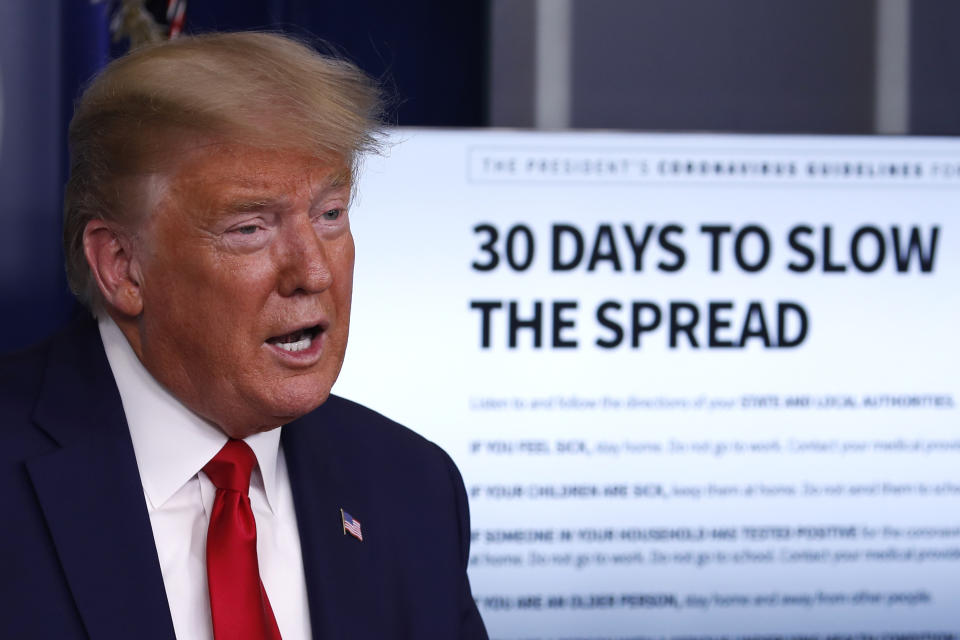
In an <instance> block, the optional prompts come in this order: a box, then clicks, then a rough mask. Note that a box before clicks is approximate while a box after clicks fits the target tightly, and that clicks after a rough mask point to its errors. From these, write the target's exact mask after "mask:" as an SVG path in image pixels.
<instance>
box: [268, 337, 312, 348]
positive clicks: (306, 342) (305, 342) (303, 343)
mask: <svg viewBox="0 0 960 640" xmlns="http://www.w3.org/2000/svg"><path fill="white" fill-rule="evenodd" d="M312 342H313V339H312V338H311V337H310V336H308V335H304V337H303V338H301V339H300V340H297V341H296V342H277V343H275V344H276V345H277V346H278V347H280V348H281V349H283V350H284V351H303V350H304V349H309V348H310V344H311V343H312Z"/></svg>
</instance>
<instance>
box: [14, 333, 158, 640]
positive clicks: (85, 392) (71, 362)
mask: <svg viewBox="0 0 960 640" xmlns="http://www.w3.org/2000/svg"><path fill="white" fill-rule="evenodd" d="M34 419H35V421H36V423H37V424H38V425H39V426H40V428H41V429H43V430H44V431H46V433H47V434H48V435H49V436H50V437H51V438H53V439H54V440H55V441H56V442H57V443H58V444H59V445H60V448H59V449H56V450H54V451H53V452H51V453H49V454H45V455H43V456H39V457H36V458H34V459H32V460H29V461H28V462H27V469H28V472H29V474H30V478H31V480H32V482H33V486H34V489H35V490H36V494H37V498H38V500H39V502H40V505H41V508H42V510H43V514H44V517H45V518H46V520H47V524H48V526H49V528H50V534H51V537H52V538H53V542H54V546H55V547H56V551H57V554H58V556H59V558H60V562H61V565H62V566H63V570H64V573H65V575H66V577H67V582H68V584H69V585H70V589H71V591H72V593H73V597H74V601H75V602H76V604H77V608H78V610H79V611H80V615H81V617H82V619H83V622H84V625H85V627H86V629H87V632H88V634H89V635H90V637H91V638H92V639H94V640H97V639H100V638H144V639H151V640H152V639H157V640H159V639H161V638H167V639H170V638H173V637H174V631H173V622H172V620H171V618H170V612H169V608H168V606H167V598H166V592H165V590H164V586H163V576H162V574H161V572H160V565H159V561H158V560H157V552H156V547H155V545H154V541H153V531H152V529H151V527H150V520H149V516H148V514H147V508H146V503H145V501H144V495H143V489H142V486H141V483H140V475H139V471H138V469H137V463H136V458H135V456H134V452H133V444H132V442H131V440H130V433H129V430H128V428H127V424H126V420H125V418H124V415H123V407H122V405H121V402H120V395H119V393H118V391H117V389H116V385H115V384H114V382H113V375H112V373H111V371H110V367H109V365H108V364H107V360H106V356H105V355H104V353H103V347H102V345H101V343H100V338H99V335H98V332H97V329H96V325H95V324H94V323H92V322H89V321H87V322H78V323H76V324H75V325H74V326H73V327H72V328H71V330H70V331H68V332H67V333H66V334H64V335H63V336H61V337H60V338H59V339H58V340H57V341H55V342H54V344H53V345H52V346H51V350H50V359H49V362H48V365H47V376H46V379H45V382H44V387H43V389H42V391H41V394H40V398H39V400H38V403H37V407H36V410H35V412H34Z"/></svg>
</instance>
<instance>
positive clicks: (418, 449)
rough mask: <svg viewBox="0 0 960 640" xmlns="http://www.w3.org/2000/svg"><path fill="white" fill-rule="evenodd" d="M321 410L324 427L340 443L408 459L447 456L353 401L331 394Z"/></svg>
mask: <svg viewBox="0 0 960 640" xmlns="http://www.w3.org/2000/svg"><path fill="white" fill-rule="evenodd" d="M321 410H323V419H324V423H325V424H324V428H325V429H330V430H331V431H332V433H333V435H334V436H335V437H337V438H338V439H340V440H348V441H352V442H355V443H358V444H359V445H361V446H368V447H369V446H374V447H376V448H377V449H383V450H390V451H393V452H394V453H395V454H403V455H407V456H409V455H415V456H420V455H426V456H431V457H433V456H437V455H438V454H441V455H444V456H445V455H446V454H444V453H443V450H442V449H440V447H438V446H437V445H435V444H434V443H432V442H430V441H429V440H427V439H426V438H424V437H423V436H421V435H420V434H418V433H416V432H415V431H413V430H412V429H409V428H407V427H405V426H403V425H402V424H400V423H398V422H396V421H394V420H391V419H390V418H388V417H386V416H384V415H383V414H381V413H378V412H376V411H374V410H373V409H370V408H368V407H365V406H363V405H362V404H359V403H356V402H354V401H352V400H347V399H346V398H341V397H340V396H335V395H331V396H330V398H329V399H328V400H327V401H326V402H325V403H324V404H323V405H322V406H321Z"/></svg>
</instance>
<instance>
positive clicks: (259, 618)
mask: <svg viewBox="0 0 960 640" xmlns="http://www.w3.org/2000/svg"><path fill="white" fill-rule="evenodd" d="M256 462H257V458H256V456H255V455H254V453H253V450H252V449H250V447H249V445H247V443H246V442H244V441H243V440H229V441H227V444H225V445H223V449H221V450H220V453H218V454H217V455H215V456H214V457H213V460H211V461H210V462H208V463H207V466H205V467H204V468H203V472H204V473H206V474H207V477H208V478H210V481H211V482H213V484H214V485H215V486H216V487H217V497H216V499H215V500H214V502H213V511H212V512H211V513H210V528H209V529H208V530H207V580H208V582H209V586H210V611H211V613H212V614H213V637H214V638H216V640H280V630H279V629H278V628H277V621H276V619H275V618H274V617H273V609H271V608H270V601H269V600H268V599H267V592H266V591H265V590H264V588H263V582H261V581H260V567H259V565H258V564H257V523H256V522H255V521H254V519H253V510H252V509H251V508H250V497H249V496H248V495H247V491H248V490H249V489H250V472H251V471H252V470H253V465H254V464H256Z"/></svg>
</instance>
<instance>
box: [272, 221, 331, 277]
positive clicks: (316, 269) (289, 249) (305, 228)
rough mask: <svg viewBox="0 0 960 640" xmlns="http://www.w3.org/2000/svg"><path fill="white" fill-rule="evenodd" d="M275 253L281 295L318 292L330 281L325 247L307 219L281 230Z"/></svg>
mask: <svg viewBox="0 0 960 640" xmlns="http://www.w3.org/2000/svg"><path fill="white" fill-rule="evenodd" d="M279 253H280V256H279V260H280V264H281V269H280V282H279V289H280V294H281V295H284V296H292V295H297V294H298V293H319V292H321V291H324V290H325V289H327V288H328V287H330V285H331V284H333V272H332V271H331V270H330V263H329V261H328V256H327V247H326V245H325V244H324V241H323V240H322V239H321V238H320V237H319V236H318V235H317V232H316V231H315V230H314V228H313V225H312V224H310V221H309V220H306V221H305V222H298V223H296V224H292V225H290V226H289V228H287V229H285V230H284V234H283V242H282V243H281V245H280V247H279Z"/></svg>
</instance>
